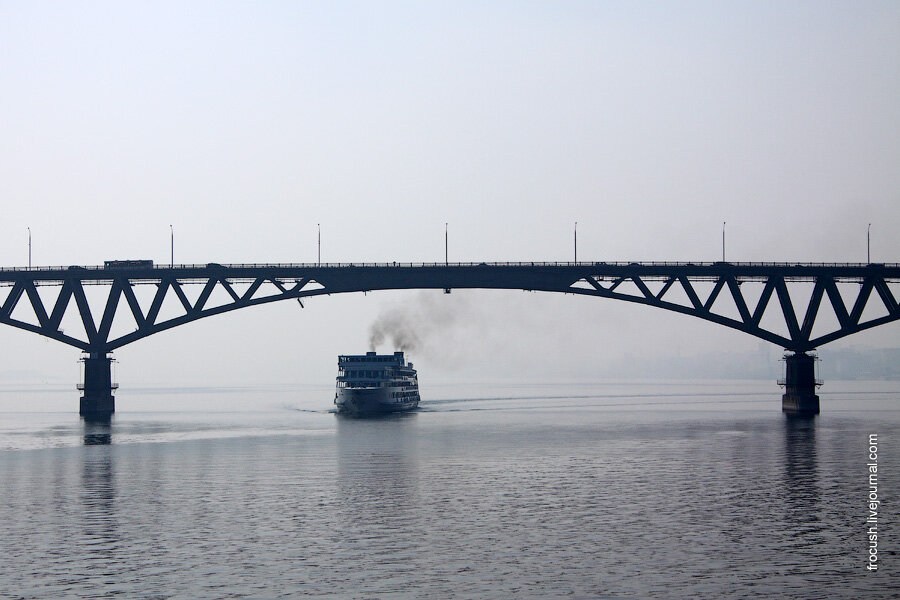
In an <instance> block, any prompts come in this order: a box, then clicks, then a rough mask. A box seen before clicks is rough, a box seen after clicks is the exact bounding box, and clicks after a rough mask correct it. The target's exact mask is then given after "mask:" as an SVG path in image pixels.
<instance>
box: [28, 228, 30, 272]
mask: <svg viewBox="0 0 900 600" xmlns="http://www.w3.org/2000/svg"><path fill="white" fill-rule="evenodd" d="M28 268H29V269H30V268H31V227H29V228H28Z"/></svg>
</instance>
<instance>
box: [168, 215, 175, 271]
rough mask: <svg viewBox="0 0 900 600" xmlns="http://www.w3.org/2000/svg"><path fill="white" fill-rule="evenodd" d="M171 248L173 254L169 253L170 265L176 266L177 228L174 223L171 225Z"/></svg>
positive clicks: (171, 266)
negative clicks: (173, 225)
mask: <svg viewBox="0 0 900 600" xmlns="http://www.w3.org/2000/svg"><path fill="white" fill-rule="evenodd" d="M169 248H170V250H171V254H170V255H169V267H170V268H172V269H174V268H175V228H174V227H172V225H169Z"/></svg>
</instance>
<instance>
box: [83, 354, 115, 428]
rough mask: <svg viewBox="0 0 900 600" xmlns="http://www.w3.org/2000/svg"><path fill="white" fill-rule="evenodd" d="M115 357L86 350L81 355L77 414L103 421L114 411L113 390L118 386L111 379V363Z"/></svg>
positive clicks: (91, 419)
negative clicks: (82, 369)
mask: <svg viewBox="0 0 900 600" xmlns="http://www.w3.org/2000/svg"><path fill="white" fill-rule="evenodd" d="M114 360H115V359H114V358H113V357H112V354H111V353H107V352H87V353H85V355H84V356H82V357H81V362H82V363H83V364H84V371H83V378H82V382H81V383H79V384H78V389H79V390H81V391H82V394H83V395H82V396H81V402H80V404H79V408H78V414H80V415H81V416H82V417H84V418H85V420H89V421H105V420H109V418H110V417H112V414H113V413H114V412H116V400H115V398H113V390H115V389H116V388H118V387H119V385H118V384H117V383H115V382H114V381H113V377H112V363H113V361H114Z"/></svg>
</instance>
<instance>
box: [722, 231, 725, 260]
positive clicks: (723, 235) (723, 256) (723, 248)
mask: <svg viewBox="0 0 900 600" xmlns="http://www.w3.org/2000/svg"><path fill="white" fill-rule="evenodd" d="M722 262H725V221H722Z"/></svg>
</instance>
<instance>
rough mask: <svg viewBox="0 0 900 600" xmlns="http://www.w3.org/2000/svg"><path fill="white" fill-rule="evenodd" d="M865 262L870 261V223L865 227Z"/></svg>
mask: <svg viewBox="0 0 900 600" xmlns="http://www.w3.org/2000/svg"><path fill="white" fill-rule="evenodd" d="M866 262H867V263H871V262H872V224H871V223H869V227H868V229H866Z"/></svg>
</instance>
